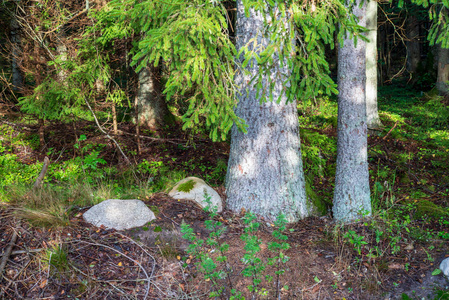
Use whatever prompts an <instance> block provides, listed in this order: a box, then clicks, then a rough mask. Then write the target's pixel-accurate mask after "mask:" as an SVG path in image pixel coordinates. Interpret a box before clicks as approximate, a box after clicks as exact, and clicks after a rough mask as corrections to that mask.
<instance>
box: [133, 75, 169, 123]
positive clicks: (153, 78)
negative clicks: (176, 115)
mask: <svg viewBox="0 0 449 300" xmlns="http://www.w3.org/2000/svg"><path fill="white" fill-rule="evenodd" d="M138 75H139V90H138V92H137V109H138V116H139V119H138V120H137V122H138V123H139V125H146V126H148V127H150V128H152V129H157V128H158V127H160V125H164V124H166V123H167V122H171V120H172V115H171V114H170V112H169V110H168V108H167V104H166V102H165V101H164V99H163V98H162V87H161V83H160V81H159V77H160V70H159V69H157V68H153V67H151V68H150V67H148V68H143V69H142V70H140V72H139V74H138Z"/></svg>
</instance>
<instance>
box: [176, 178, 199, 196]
mask: <svg viewBox="0 0 449 300" xmlns="http://www.w3.org/2000/svg"><path fill="white" fill-rule="evenodd" d="M194 186H195V181H193V180H189V181H186V182H184V183H181V184H180V185H178V187H177V188H176V189H177V190H178V191H180V192H184V193H188V192H190V191H191V190H192V189H193V187H194Z"/></svg>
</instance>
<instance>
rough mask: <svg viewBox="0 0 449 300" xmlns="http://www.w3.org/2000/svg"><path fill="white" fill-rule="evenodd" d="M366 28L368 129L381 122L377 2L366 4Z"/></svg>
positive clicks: (377, 127) (377, 126)
mask: <svg viewBox="0 0 449 300" xmlns="http://www.w3.org/2000/svg"><path fill="white" fill-rule="evenodd" d="M366 28H367V29H368V32H367V36H366V37H367V38H368V39H369V42H368V43H367V44H366V119H367V120H366V122H367V126H368V128H370V129H379V128H381V127H382V123H381V122H380V119H379V112H378V111H377V2H376V1H375V0H370V1H369V2H368V5H367V13H366Z"/></svg>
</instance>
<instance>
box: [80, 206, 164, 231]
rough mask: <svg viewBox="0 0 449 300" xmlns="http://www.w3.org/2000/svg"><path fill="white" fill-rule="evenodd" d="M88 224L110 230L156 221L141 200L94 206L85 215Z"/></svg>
mask: <svg viewBox="0 0 449 300" xmlns="http://www.w3.org/2000/svg"><path fill="white" fill-rule="evenodd" d="M83 218H84V220H86V222H88V223H90V224H92V225H94V226H97V227H101V226H104V227H106V228H110V229H116V230H123V229H130V228H134V227H140V226H143V225H145V224H146V223H148V222H150V221H152V220H154V219H156V217H155V216H154V213H153V212H152V211H151V210H150V209H149V208H148V207H147V206H146V205H145V203H143V202H142V201H140V200H117V199H109V200H105V201H103V202H101V203H99V204H97V205H95V206H92V207H91V208H90V209H89V210H88V211H86V212H85V213H84V215H83Z"/></svg>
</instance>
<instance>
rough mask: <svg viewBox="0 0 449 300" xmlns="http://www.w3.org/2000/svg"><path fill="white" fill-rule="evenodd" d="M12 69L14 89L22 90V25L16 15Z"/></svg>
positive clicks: (14, 17) (12, 24)
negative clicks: (20, 61)
mask: <svg viewBox="0 0 449 300" xmlns="http://www.w3.org/2000/svg"><path fill="white" fill-rule="evenodd" d="M10 26H11V69H12V88H13V90H14V91H21V90H22V84H23V78H22V72H21V71H20V67H19V63H18V59H19V57H20V56H21V55H20V52H21V45H20V43H21V39H20V25H19V23H18V22H17V19H16V16H15V15H14V16H12V18H11V24H10Z"/></svg>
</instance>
